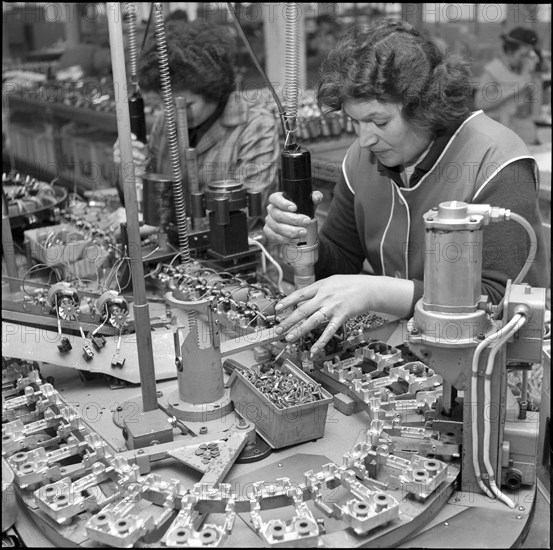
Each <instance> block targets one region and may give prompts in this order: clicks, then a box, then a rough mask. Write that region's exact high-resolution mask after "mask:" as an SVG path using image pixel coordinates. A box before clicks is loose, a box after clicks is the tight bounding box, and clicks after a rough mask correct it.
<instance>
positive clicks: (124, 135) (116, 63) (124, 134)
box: [107, 2, 157, 412]
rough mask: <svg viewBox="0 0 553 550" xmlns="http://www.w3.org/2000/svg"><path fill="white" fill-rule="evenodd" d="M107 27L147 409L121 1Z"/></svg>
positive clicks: (150, 396)
mask: <svg viewBox="0 0 553 550" xmlns="http://www.w3.org/2000/svg"><path fill="white" fill-rule="evenodd" d="M107 7H108V10H107V12H108V30H109V42H110V49H111V63H112V70H113V82H114V84H115V86H116V88H115V91H116V102H115V107H116V113H117V134H118V136H119V147H120V150H121V165H120V168H119V169H120V174H119V181H121V182H123V192H124V196H125V209H126V212H127V225H128V238H129V257H130V265H131V275H132V283H133V293H134V304H133V310H134V318H135V326H136V343H137V348H138V368H139V371H140V384H141V391H142V403H143V408H144V412H148V411H153V410H155V409H157V396H156V376H155V369H154V356H153V349H152V335H151V329H150V315H149V311H148V303H147V302H146V286H145V282H144V265H143V264H142V245H141V241H140V226H139V220H138V201H137V198H136V187H135V174H134V164H133V155H132V144H131V122H130V115H129V109H128V106H127V103H126V99H127V98H126V94H124V93H123V92H124V91H125V90H126V89H127V77H126V72H125V59H124V54H123V52H124V48H123V30H122V27H121V4H120V3H119V2H108V3H107Z"/></svg>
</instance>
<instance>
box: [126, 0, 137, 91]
mask: <svg viewBox="0 0 553 550" xmlns="http://www.w3.org/2000/svg"><path fill="white" fill-rule="evenodd" d="M125 8H126V12H127V14H128V16H129V18H128V21H129V72H130V76H129V79H130V80H131V81H135V80H136V64H137V60H138V45H137V43H136V24H137V18H136V13H137V11H138V5H137V4H136V2H127V3H126V5H125Z"/></svg>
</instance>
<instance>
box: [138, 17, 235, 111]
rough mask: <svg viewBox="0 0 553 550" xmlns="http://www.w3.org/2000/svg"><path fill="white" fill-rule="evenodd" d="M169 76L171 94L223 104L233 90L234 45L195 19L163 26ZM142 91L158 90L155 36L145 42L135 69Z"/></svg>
mask: <svg viewBox="0 0 553 550" xmlns="http://www.w3.org/2000/svg"><path fill="white" fill-rule="evenodd" d="M165 36H166V41H167V55H168V58H169V59H168V62H169V74H170V76H171V87H172V88H173V90H189V91H191V92H194V93H196V94H199V95H201V96H203V97H204V98H205V99H206V100H208V101H215V102H217V103H220V102H222V101H225V100H226V99H227V98H228V96H229V95H230V93H231V92H232V91H233V89H234V56H235V51H236V41H235V38H234V37H233V36H232V35H231V33H230V32H229V30H228V29H227V28H226V27H224V26H222V25H214V24H212V23H208V22H207V21H202V20H200V19H196V20H194V21H192V22H188V21H184V20H173V21H167V22H166V25H165ZM138 74H139V84H140V87H141V88H142V89H143V90H146V91H156V92H159V91H160V90H161V81H160V76H159V63H158V52H157V47H156V40H155V34H154V32H151V35H150V37H149V39H148V41H147V42H146V46H145V47H144V51H143V52H142V55H141V60H140V63H139V67H138Z"/></svg>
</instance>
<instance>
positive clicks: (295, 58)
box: [284, 2, 301, 147]
mask: <svg viewBox="0 0 553 550" xmlns="http://www.w3.org/2000/svg"><path fill="white" fill-rule="evenodd" d="M299 9H301V8H299V7H298V4H297V3H296V2H287V3H286V11H285V14H286V15H285V17H286V71H285V80H286V84H285V87H284V96H285V97H284V120H285V128H286V141H285V144H284V146H285V147H286V146H289V145H291V144H293V142H294V139H293V134H294V132H295V131H296V129H297V126H296V118H297V115H298V98H299V67H300V55H299V53H300V44H299V38H300V26H299V25H300V13H299V11H298V10H299Z"/></svg>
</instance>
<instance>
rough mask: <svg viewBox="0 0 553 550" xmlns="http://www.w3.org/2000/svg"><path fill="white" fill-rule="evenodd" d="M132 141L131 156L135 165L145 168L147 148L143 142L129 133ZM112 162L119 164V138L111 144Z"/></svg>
mask: <svg viewBox="0 0 553 550" xmlns="http://www.w3.org/2000/svg"><path fill="white" fill-rule="evenodd" d="M131 139H132V141H131V143H132V158H133V160H134V163H135V166H136V167H139V168H146V164H147V163H148V160H149V158H148V148H147V147H146V145H144V143H142V142H141V141H138V140H137V139H136V136H135V135H134V134H131ZM113 162H115V164H121V149H120V148H119V140H117V141H116V142H115V143H114V145H113Z"/></svg>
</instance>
